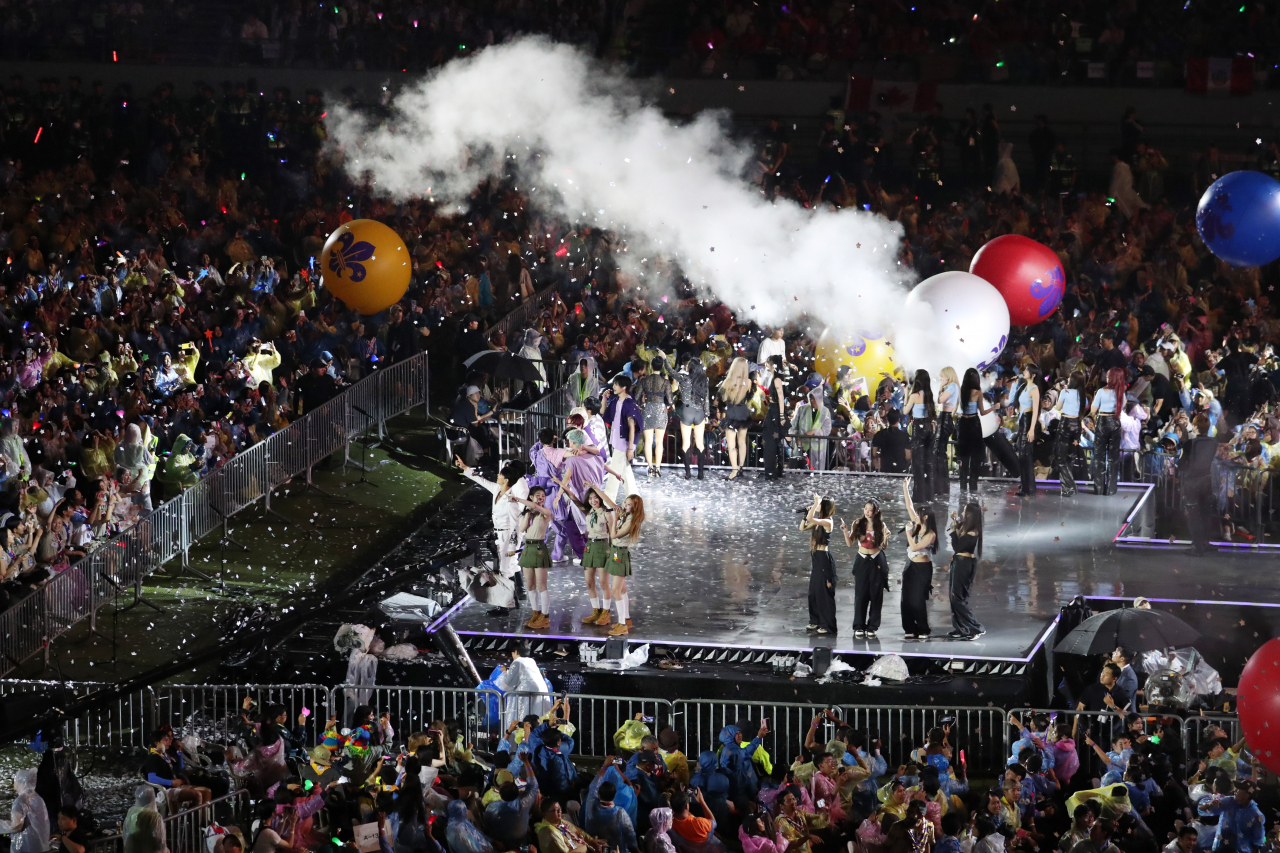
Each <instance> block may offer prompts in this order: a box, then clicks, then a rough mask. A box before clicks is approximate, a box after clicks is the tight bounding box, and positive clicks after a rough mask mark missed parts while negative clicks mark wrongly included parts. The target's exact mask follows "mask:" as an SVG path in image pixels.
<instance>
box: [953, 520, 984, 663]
mask: <svg viewBox="0 0 1280 853" xmlns="http://www.w3.org/2000/svg"><path fill="white" fill-rule="evenodd" d="M951 550H952V551H954V552H955V555H954V556H952V558H951V627H952V630H951V631H950V632H949V633H948V634H947V636H948V637H951V638H952V639H954V640H974V639H977V638H978V637H981V636H982V635H983V634H985V633H986V629H985V628H983V627H982V624H981V623H979V622H978V620H977V619H974V618H973V611H972V610H970V609H969V593H970V592H971V591H972V590H973V579H974V576H975V575H976V574H977V573H978V558H979V557H981V556H982V507H980V506H978V504H977V502H976V501H973V502H970V503H967V504H965V505H964V509H962V510H961V511H960V517H959V518H956V516H955V515H954V514H952V516H951Z"/></svg>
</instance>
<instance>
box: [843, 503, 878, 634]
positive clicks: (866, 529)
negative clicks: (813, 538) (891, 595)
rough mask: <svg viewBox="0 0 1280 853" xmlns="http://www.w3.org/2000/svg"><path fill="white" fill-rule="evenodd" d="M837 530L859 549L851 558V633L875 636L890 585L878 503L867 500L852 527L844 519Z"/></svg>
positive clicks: (845, 540)
mask: <svg viewBox="0 0 1280 853" xmlns="http://www.w3.org/2000/svg"><path fill="white" fill-rule="evenodd" d="M840 530H841V531H842V532H843V533H844V544H845V545H847V546H849V547H850V548H853V547H855V545H856V547H857V549H858V556H856V557H854V558H853V583H854V587H853V611H854V613H853V636H854V637H855V638H857V639H862V638H863V637H865V638H867V639H868V640H874V639H876V631H878V630H879V629H880V607H881V606H882V605H883V604H884V591H885V590H886V589H888V588H889V564H888V562H886V561H885V558H884V543H885V540H886V539H887V538H888V533H889V532H888V530H887V529H886V528H885V525H884V519H883V518H881V516H880V504H878V503H877V502H876V501H875V500H874V499H872V500H868V501H867V502H866V503H865V504H863V506H862V516H861V517H860V518H859V519H858V520H857V521H855V522H854V523H853V530H852V531H850V530H849V528H848V526H847V525H845V524H844V522H841V523H840Z"/></svg>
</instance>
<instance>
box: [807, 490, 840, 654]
mask: <svg viewBox="0 0 1280 853" xmlns="http://www.w3.org/2000/svg"><path fill="white" fill-rule="evenodd" d="M834 514H835V504H834V503H832V501H831V498H824V497H822V496H821V495H814V496H813V505H812V506H810V507H809V511H808V512H807V513H805V516H804V521H802V522H800V529H801V530H811V531H813V532H812V533H811V534H810V535H809V554H810V556H811V557H812V558H813V568H812V569H811V570H810V573H809V630H810V631H816V632H817V633H819V634H835V633H836V631H837V630H839V627H838V626H837V625H836V564H835V561H834V560H833V559H832V558H831V551H830V549H829V548H828V545H829V544H830V543H831V525H832V524H833V523H834V519H833V518H832V516H833V515H834Z"/></svg>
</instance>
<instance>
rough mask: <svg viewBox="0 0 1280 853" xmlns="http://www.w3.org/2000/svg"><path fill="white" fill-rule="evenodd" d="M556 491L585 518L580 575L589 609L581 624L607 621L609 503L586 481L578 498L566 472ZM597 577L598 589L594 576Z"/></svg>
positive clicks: (610, 593)
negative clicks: (584, 584)
mask: <svg viewBox="0 0 1280 853" xmlns="http://www.w3.org/2000/svg"><path fill="white" fill-rule="evenodd" d="M560 493H561V494H562V495H564V496H565V497H567V498H568V499H569V500H570V501H572V502H573V505H574V506H575V507H577V509H578V511H579V512H580V513H581V514H582V515H583V517H584V519H585V520H586V527H587V542H586V547H584V548H583V549H582V575H583V580H584V581H586V584H587V600H588V601H590V602H591V613H590V615H588V616H587V617H586V618H585V619H583V620H582V624H583V625H608V624H609V605H610V603H611V601H612V600H613V594H612V592H611V591H610V588H609V587H610V582H609V574H608V567H609V547H610V542H609V513H610V512H612V511H613V510H612V509H611V504H610V503H609V501H608V499H607V498H606V497H605V496H604V492H603V491H602V490H601V489H600V487H599V486H596V485H594V484H590V483H589V484H587V487H586V492H585V493H584V494H583V495H582V497H581V498H579V497H578V496H577V495H575V494H574V493H573V487H572V485H571V484H570V483H569V476H568V475H567V474H566V475H565V477H564V479H563V480H561V481H560ZM597 578H598V579H599V592H597V586H596V580H597Z"/></svg>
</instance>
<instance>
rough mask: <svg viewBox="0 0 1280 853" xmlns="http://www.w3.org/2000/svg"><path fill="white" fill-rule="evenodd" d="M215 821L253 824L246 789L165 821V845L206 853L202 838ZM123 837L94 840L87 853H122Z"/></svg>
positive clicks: (180, 852)
mask: <svg viewBox="0 0 1280 853" xmlns="http://www.w3.org/2000/svg"><path fill="white" fill-rule="evenodd" d="M215 820H218V821H219V822H221V823H224V824H228V825H231V826H239V827H243V828H245V829H247V828H248V827H249V824H250V822H251V821H252V820H253V814H252V809H251V804H250V800H249V791H248V789H245V788H242V789H240V790H238V791H232V792H231V793H229V794H227V795H226V796H223V797H218V798H217V799H215V800H210V801H209V802H207V803H205V804H204V805H202V806H195V807H194V808H190V809H187V810H185V811H180V812H178V813H177V814H172V815H169V816H168V817H166V818H165V819H164V837H165V845H166V847H167V849H168V851H169V853H206V851H207V850H208V849H209V848H208V846H207V845H206V842H205V835H206V832H207V830H208V828H209V825H210V824H212V823H213V822H214V821H215ZM123 850H124V835H123V834H121V833H116V834H114V835H107V836H103V837H102V838H95V839H93V840H92V841H90V842H89V843H88V845H86V847H85V851H86V853H122V851H123Z"/></svg>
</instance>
